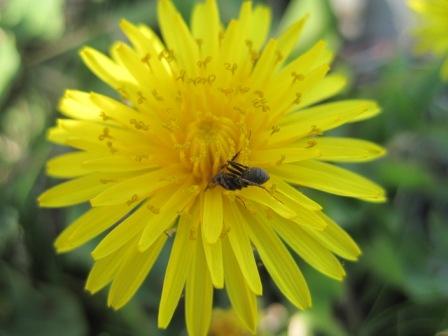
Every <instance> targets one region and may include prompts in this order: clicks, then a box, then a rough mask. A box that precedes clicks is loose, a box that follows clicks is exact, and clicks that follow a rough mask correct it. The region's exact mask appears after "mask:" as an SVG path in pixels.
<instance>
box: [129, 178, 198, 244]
mask: <svg viewBox="0 0 448 336" xmlns="http://www.w3.org/2000/svg"><path fill="white" fill-rule="evenodd" d="M198 192H199V189H198V188H197V186H187V187H184V188H181V189H180V190H178V191H176V192H175V193H174V195H173V196H172V197H170V198H169V199H168V200H167V201H166V203H165V204H163V206H162V207H161V208H160V211H158V213H156V214H154V216H153V219H152V221H153V222H152V223H149V224H148V225H146V227H145V229H144V230H143V233H142V236H141V238H140V241H139V243H138V244H139V249H140V250H141V251H144V250H145V249H147V248H148V247H150V246H151V245H152V244H153V243H154V242H155V240H156V239H157V238H158V237H159V236H160V235H161V234H162V233H163V232H164V231H165V230H168V229H169V228H170V226H171V225H172V224H173V222H174V220H175V219H176V218H177V217H178V215H179V213H181V212H182V211H183V210H184V208H185V207H186V206H187V205H189V204H191V203H192V202H193V200H194V199H195V198H196V196H197V194H198Z"/></svg>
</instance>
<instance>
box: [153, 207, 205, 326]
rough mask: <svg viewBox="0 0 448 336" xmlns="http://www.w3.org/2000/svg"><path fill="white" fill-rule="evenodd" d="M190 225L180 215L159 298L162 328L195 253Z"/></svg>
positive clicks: (180, 292)
mask: <svg viewBox="0 0 448 336" xmlns="http://www.w3.org/2000/svg"><path fill="white" fill-rule="evenodd" d="M191 226H192V222H191V220H190V219H189V217H187V216H181V217H180V220H179V225H178V226H177V231H176V238H175V239H174V244H173V248H172V250H171V254H170V259H169V261H168V266H167V268H166V271H165V278H164V280H163V289H162V296H161V298H160V305H159V317H158V326H159V328H162V329H165V328H166V327H167V326H168V324H169V323H170V321H171V318H172V316H173V314H174V311H175V309H176V307H177V304H178V302H179V299H180V297H181V295H182V290H183V288H184V284H185V281H186V278H187V275H188V273H189V270H190V265H191V262H192V257H191V256H193V255H195V254H196V245H197V244H196V241H195V240H193V239H190V230H191ZM186 251H188V253H186Z"/></svg>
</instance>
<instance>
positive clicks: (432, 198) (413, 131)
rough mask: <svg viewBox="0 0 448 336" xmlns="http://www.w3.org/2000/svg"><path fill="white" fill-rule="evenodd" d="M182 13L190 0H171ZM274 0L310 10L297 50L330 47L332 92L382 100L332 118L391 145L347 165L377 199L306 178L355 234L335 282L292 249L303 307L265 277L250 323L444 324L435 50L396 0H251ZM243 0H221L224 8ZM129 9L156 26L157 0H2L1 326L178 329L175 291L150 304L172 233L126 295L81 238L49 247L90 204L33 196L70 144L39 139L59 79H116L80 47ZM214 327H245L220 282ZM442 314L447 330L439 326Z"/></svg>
mask: <svg viewBox="0 0 448 336" xmlns="http://www.w3.org/2000/svg"><path fill="white" fill-rule="evenodd" d="M175 2H176V3H177V5H178V8H179V9H180V10H181V11H182V14H183V15H185V17H189V13H190V11H191V8H192V6H193V4H194V1H193V0H189V1H185V0H178V1H175ZM258 2H259V3H265V4H267V5H269V6H271V7H272V8H273V12H274V17H273V31H272V33H273V34H275V33H276V32H277V31H278V30H281V29H282V28H284V27H286V26H287V25H288V24H289V23H291V22H292V21H294V20H295V19H296V18H298V17H300V16H301V15H302V14H304V13H306V12H309V13H311V18H310V22H309V25H308V27H307V30H306V31H305V34H304V38H303V40H302V42H301V43H300V44H299V45H298V51H297V53H299V52H300V50H303V49H304V48H306V47H307V46H309V45H311V44H312V43H314V42H315V41H316V40H318V39H320V38H325V39H327V40H328V41H330V44H331V46H332V47H333V48H334V50H335V51H337V53H338V57H337V58H336V60H335V64H334V67H333V69H334V71H336V72H340V73H345V74H346V75H347V76H348V77H349V78H350V85H349V87H348V88H347V90H346V91H345V92H344V93H343V94H342V96H340V97H353V98H354V97H364V98H372V99H376V100H378V101H379V103H380V104H381V105H382V107H383V110H384V113H383V114H382V115H381V116H379V117H377V118H375V119H373V120H369V121H367V122H364V123H358V124H351V125H349V126H345V127H343V128H341V129H338V130H337V132H336V134H344V135H349V136H356V137H361V138H365V139H369V140H373V141H376V142H378V143H381V144H384V145H385V146H386V147H387V148H388V150H389V155H388V156H387V157H386V158H384V159H382V160H380V161H377V162H373V163H369V164H364V165H358V166H353V167H351V168H353V169H355V170H357V171H360V172H362V173H364V174H366V175H368V176H369V177H372V178H373V179H374V180H376V181H378V182H379V183H381V184H383V185H384V186H385V187H386V188H387V191H388V195H389V202H388V203H387V204H381V205H375V204H363V203H362V202H360V201H354V200H350V199H343V198H338V197H335V196H327V195H324V194H323V193H317V192H309V193H310V194H311V195H312V197H314V198H316V199H317V200H318V201H320V202H321V204H323V205H324V207H325V208H326V210H327V212H328V213H329V214H330V215H331V216H332V217H334V218H336V219H337V221H338V222H339V223H340V224H341V225H342V226H343V227H345V228H346V229H347V230H348V231H349V232H350V233H351V234H352V235H353V237H354V238H355V239H356V240H357V242H358V243H359V244H360V246H361V247H362V249H363V256H362V258H361V259H360V261H359V262H358V263H356V264H352V263H347V264H346V268H347V273H348V276H347V279H346V281H345V282H343V283H342V284H340V283H337V282H335V281H332V280H329V279H327V278H325V277H324V276H322V275H320V274H318V273H317V272H316V271H314V270H311V269H310V268H308V267H307V266H306V265H305V264H304V263H303V262H301V261H300V260H299V261H298V262H299V264H300V265H301V266H302V268H303V269H304V272H305V275H306V277H307V279H308V282H309V284H310V287H311V291H312V294H313V299H314V305H313V308H312V309H310V310H308V311H305V312H299V311H297V310H295V309H294V308H293V307H292V306H291V305H289V304H288V303H287V302H285V301H284V299H283V298H282V296H281V295H279V292H278V291H277V289H276V288H275V287H274V286H273V285H272V283H271V282H270V280H268V277H267V274H266V271H265V270H264V269H263V268H262V266H261V267H260V271H261V273H262V276H263V277H264V279H265V280H264V282H263V283H264V294H265V295H264V297H263V299H262V300H260V302H259V304H260V305H259V306H260V329H259V332H258V335H265V336H269V335H288V336H307V335H329V336H344V335H365V336H367V335H386V336H387V335H403V336H408V335H436V334H437V335H439V336H442V335H448V85H445V86H443V84H442V83H441V82H440V80H439V74H438V72H439V67H440V64H441V62H440V60H438V59H435V58H432V57H431V56H425V57H418V58H416V57H414V56H412V53H411V50H412V40H411V38H410V29H411V27H412V24H413V18H412V14H411V13H410V12H409V11H408V9H407V8H406V5H405V1H404V0H403V1H402V0H389V1H387V0H370V1H367V0H297V1H285V0H283V1H279V0H276V1H274V0H271V1H264V2H263V1H258ZM240 3H241V0H226V1H220V6H221V10H222V18H223V20H224V21H227V20H228V19H229V17H231V16H233V15H236V13H237V11H238V7H239V5H240ZM122 17H125V18H127V19H129V20H131V21H134V22H142V23H146V24H149V25H151V26H152V27H156V14H155V1H154V0H90V1H89V0H65V1H64V0H40V1H33V0H6V1H5V0H0V188H1V191H0V336H10V335H12V336H28V335H38V336H40V335H42V336H53V335H67V336H83V335H98V336H100V335H101V336H107V335H119V336H121V335H123V336H126V335H185V331H184V319H183V304H180V305H179V309H178V311H177V313H176V316H175V317H174V319H173V322H172V324H171V326H170V328H169V329H168V330H166V331H158V330H157V327H156V316H157V314H156V312H157V305H158V301H159V295H160V290H161V285H162V280H163V274H164V267H165V264H166V261H167V257H168V253H167V252H168V249H165V251H164V252H163V254H162V257H161V258H160V260H159V262H158V263H157V264H156V267H155V268H154V270H153V271H152V272H151V275H150V277H149V278H148V279H147V281H146V282H145V285H144V286H143V287H142V288H141V289H140V291H139V292H138V295H137V296H136V297H135V298H134V299H133V300H132V301H131V303H130V304H128V305H127V306H126V307H125V308H124V309H122V310H120V311H118V312H114V311H112V310H110V309H108V308H107V307H106V292H105V291H103V292H101V293H99V294H97V295H95V296H90V295H89V294H87V293H86V292H85V291H84V290H83V285H84V281H85V279H86V276H87V272H88V270H89V267H90V265H91V259H90V255H89V250H90V247H89V246H87V247H86V248H83V249H79V250H77V251H75V252H73V253H70V254H67V255H61V256H57V255H56V254H55V252H54V249H53V247H52V242H53V240H54V238H55V236H56V235H57V234H58V233H59V232H60V231H61V230H62V229H63V228H64V227H65V226H66V225H67V224H68V223H70V221H72V220H73V219H74V218H76V217H77V216H78V215H79V214H80V213H81V212H82V211H83V210H84V209H83V207H78V208H76V207H75V208H73V207H72V208H68V209H62V210H48V209H39V208H38V207H37V206H36V196H37V195H38V194H39V193H40V192H42V191H43V190H44V189H45V188H47V187H48V186H49V185H53V184H54V183H55V181H54V180H52V179H49V178H47V177H46V176H45V174H44V170H45V169H44V168H45V161H46V159H47V158H48V157H51V156H54V155H56V154H60V153H62V152H63V151H66V149H64V148H56V146H53V145H51V144H49V143H48V142H47V141H46V139H45V130H46V128H47V127H49V126H51V125H53V124H54V122H55V118H57V103H58V99H59V98H60V97H61V96H62V94H63V91H64V89H66V88H73V89H81V90H86V91H90V90H96V91H99V92H102V93H111V92H110V90H109V89H108V88H107V87H106V86H105V85H104V84H102V83H101V82H100V80H99V79H97V78H95V77H94V76H93V75H92V74H91V73H90V72H89V71H88V70H87V69H86V68H85V67H84V66H83V65H82V63H81V61H80V58H79V57H78V51H79V49H80V48H81V46H83V45H86V44H87V45H91V46H94V47H96V48H98V49H100V50H102V51H107V50H108V47H109V46H110V45H111V42H112V41H114V40H117V39H124V37H123V36H122V35H121V33H120V32H119V30H118V27H117V24H118V20H119V19H120V18H122ZM215 301H216V305H218V306H221V307H222V309H221V310H217V311H216V312H215V314H214V318H213V324H212V329H211V332H210V333H211V335H219V336H221V335H234V336H238V335H245V334H244V333H243V332H242V331H241V330H240V329H239V326H238V323H237V321H236V320H235V317H234V316H233V315H232V314H231V313H229V312H228V311H226V307H227V303H226V301H225V299H223V295H222V293H220V292H218V293H217V294H216V300H215ZM444 330H445V331H444Z"/></svg>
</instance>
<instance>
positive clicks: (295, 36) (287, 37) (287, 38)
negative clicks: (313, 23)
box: [278, 16, 308, 59]
mask: <svg viewBox="0 0 448 336" xmlns="http://www.w3.org/2000/svg"><path fill="white" fill-rule="evenodd" d="M307 20H308V16H305V17H303V18H301V19H300V20H298V21H297V22H295V23H294V24H292V25H291V26H290V27H289V28H287V29H286V31H285V32H283V33H282V34H281V35H280V36H279V37H278V48H279V50H280V51H281V53H282V57H283V59H287V58H288V57H289V55H290V53H291V51H292V50H293V48H294V47H295V46H296V44H297V41H298V40H299V37H300V35H301V33H302V31H303V27H304V25H305V23H306V21H307Z"/></svg>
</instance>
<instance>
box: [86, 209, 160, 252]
mask: <svg viewBox="0 0 448 336" xmlns="http://www.w3.org/2000/svg"><path fill="white" fill-rule="evenodd" d="M152 215H153V214H152V212H151V210H149V209H148V207H147V203H144V204H142V205H141V206H140V207H139V208H138V209H137V210H136V211H135V212H133V213H132V214H130V215H129V216H128V217H127V218H126V219H125V220H124V221H122V222H121V223H119V224H118V225H117V226H116V227H115V228H114V229H113V230H112V231H111V232H109V233H108V235H107V236H106V237H104V239H103V240H101V242H100V243H99V244H98V245H97V246H96V248H95V249H94V250H93V251H92V257H93V259H95V260H98V259H102V258H105V257H107V256H108V255H110V254H111V253H113V252H115V251H116V250H118V249H119V248H120V247H122V246H123V245H125V244H126V243H127V242H129V241H130V240H131V239H133V238H135V237H136V236H137V235H138V234H139V233H141V232H142V231H143V229H144V227H145V225H146V224H147V223H148V221H150V218H151V216H152ZM157 238H158V237H157Z"/></svg>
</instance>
